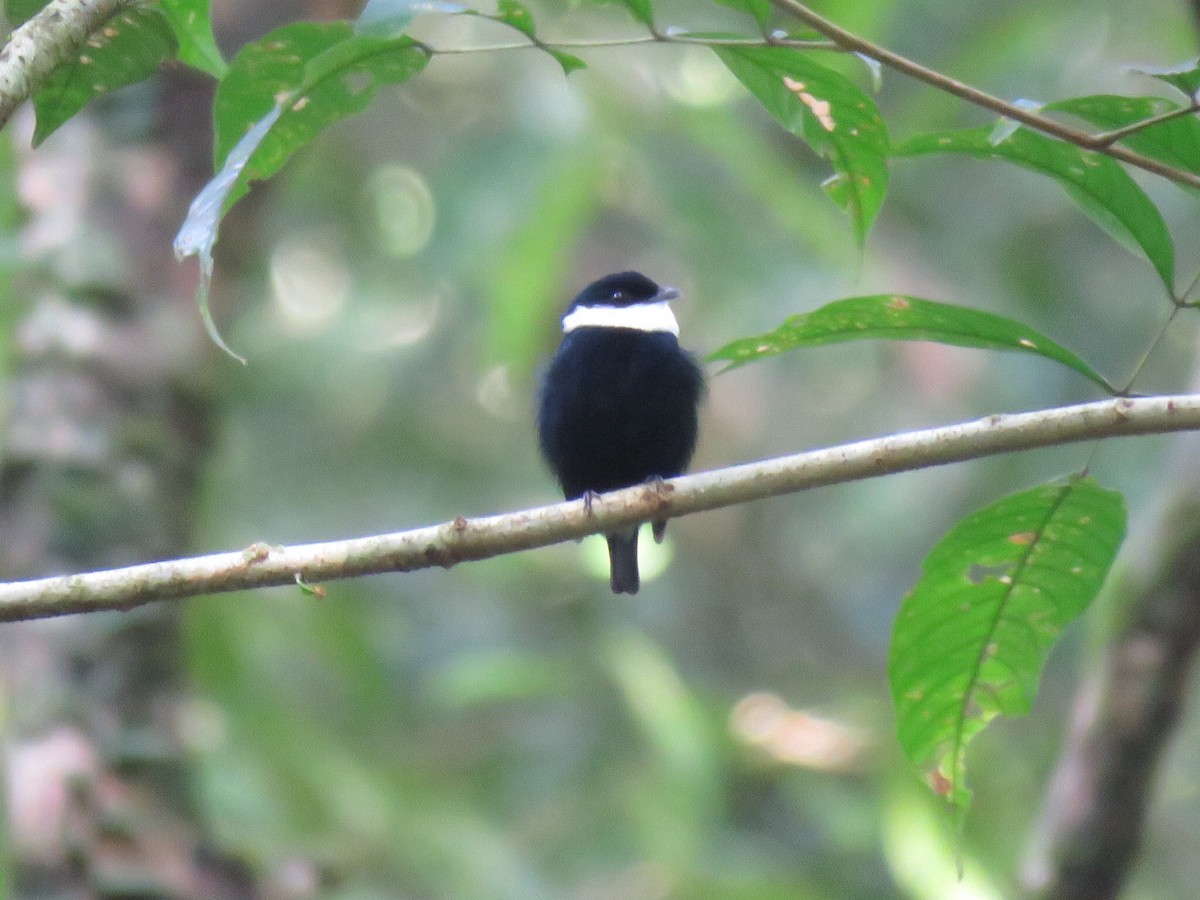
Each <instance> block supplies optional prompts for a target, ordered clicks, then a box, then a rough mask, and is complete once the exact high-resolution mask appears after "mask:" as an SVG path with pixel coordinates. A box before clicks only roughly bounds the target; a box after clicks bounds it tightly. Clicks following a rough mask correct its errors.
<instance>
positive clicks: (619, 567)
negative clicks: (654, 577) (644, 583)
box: [606, 528, 641, 594]
mask: <svg viewBox="0 0 1200 900" xmlns="http://www.w3.org/2000/svg"><path fill="white" fill-rule="evenodd" d="M606 537H607V538H608V563H609V566H610V567H611V572H612V579H611V582H612V589H613V593H614V594H636V593H637V592H638V588H639V587H640V586H641V584H640V580H639V578H638V554H637V542H638V530H637V528H634V529H632V530H631V531H623V532H620V533H618V534H610V535H606Z"/></svg>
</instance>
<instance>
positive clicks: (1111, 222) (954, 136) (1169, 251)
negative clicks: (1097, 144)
mask: <svg viewBox="0 0 1200 900" xmlns="http://www.w3.org/2000/svg"><path fill="white" fill-rule="evenodd" d="M933 153H964V154H967V155H968V156H974V157H977V158H979V159H999V160H1004V161H1006V162H1011V163H1016V164H1017V165H1019V166H1022V167H1024V168H1026V169H1031V170H1033V171H1034V172H1039V173H1041V174H1042V175H1048V176H1050V177H1051V178H1053V179H1054V180H1055V181H1057V182H1058V183H1059V185H1060V186H1061V187H1062V188H1063V190H1065V191H1066V192H1067V195H1068V196H1069V197H1070V198H1071V199H1072V200H1074V201H1075V203H1076V205H1078V206H1079V208H1080V209H1081V210H1082V211H1083V212H1084V213H1086V214H1087V215H1088V216H1089V217H1090V218H1091V219H1092V221H1094V222H1095V223H1096V224H1097V225H1099V226H1100V227H1101V228H1103V229H1104V230H1105V231H1107V232H1108V233H1109V234H1111V235H1112V236H1113V237H1114V238H1116V239H1117V240H1118V241H1119V242H1120V243H1122V244H1124V245H1125V246H1126V247H1129V248H1130V249H1131V250H1134V251H1135V252H1137V251H1141V253H1142V254H1144V255H1145V257H1146V258H1147V259H1148V260H1150V264H1151V265H1152V266H1154V269H1155V271H1156V272H1158V276H1159V278H1161V279H1162V281H1163V284H1164V285H1166V288H1167V290H1168V291H1169V292H1173V291H1174V287H1175V248H1174V245H1172V243H1171V235H1170V233H1169V232H1168V231H1167V226H1166V223H1165V222H1164V221H1163V217H1162V215H1161V214H1160V213H1159V211H1158V207H1156V206H1155V205H1154V204H1153V203H1152V202H1151V201H1150V198H1149V197H1147V196H1146V194H1145V192H1144V191H1143V190H1142V189H1141V188H1140V187H1138V185H1137V182H1136V181H1134V180H1133V179H1132V178H1130V177H1129V174H1128V173H1127V172H1126V171H1125V170H1124V169H1123V168H1121V166H1120V164H1119V163H1117V162H1116V160H1113V159H1111V158H1109V157H1107V156H1103V155H1101V154H1099V153H1092V152H1090V151H1087V150H1081V149H1079V148H1078V147H1076V146H1074V145H1072V144H1068V143H1065V142H1064V141H1058V140H1055V139H1053V138H1048V137H1044V136H1043V135H1040V134H1036V133H1034V132H1032V131H1030V130H1029V129H1028V128H1019V129H1017V130H1016V131H1015V132H1013V133H1012V134H1009V135H1007V136H1006V137H1005V138H1004V139H1003V140H1000V141H994V140H992V128H990V127H984V128H971V129H967V130H965V131H942V132H934V133H931V134H920V135H917V136H916V137H914V138H911V139H910V140H908V141H906V142H905V143H903V144H901V145H900V146H899V147H897V148H896V149H895V151H894V155H895V156H925V155H929V154H933Z"/></svg>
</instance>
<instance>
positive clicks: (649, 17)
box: [591, 0, 654, 28]
mask: <svg viewBox="0 0 1200 900" xmlns="http://www.w3.org/2000/svg"><path fill="white" fill-rule="evenodd" d="M591 2H592V3H620V4H621V5H622V6H624V7H625V8H626V9H627V10H629V14H630V15H631V16H633V17H634V18H635V19H637V20H638V21H639V22H641V23H642V24H643V25H645V26H646V27H647V28H654V10H653V9H651V7H650V0H591Z"/></svg>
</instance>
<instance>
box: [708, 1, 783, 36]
mask: <svg viewBox="0 0 1200 900" xmlns="http://www.w3.org/2000/svg"><path fill="white" fill-rule="evenodd" d="M716 2H717V3H719V4H721V6H728V7H729V8H730V9H736V10H739V11H741V12H744V13H748V14H749V15H751V16H753V17H754V20H755V21H756V22H758V26H759V28H763V29H765V28H766V27H767V25H768V24H769V23H770V21H771V0H716Z"/></svg>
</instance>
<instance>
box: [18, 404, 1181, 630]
mask: <svg viewBox="0 0 1200 900" xmlns="http://www.w3.org/2000/svg"><path fill="white" fill-rule="evenodd" d="M1188 430H1200V395H1181V396H1164V397H1148V398H1143V399H1129V398H1124V397H1122V398H1117V399H1116V400H1103V401H1100V402H1096V403H1085V404H1081V405H1078V406H1066V407H1058V408H1054V409H1047V410H1041V411H1038V412H1029V413H1018V414H1015V415H1004V416H989V417H987V418H985V419H979V420H977V421H973V422H967V423H964V424H960V425H950V426H947V427H943V428H932V429H927V430H924V431H914V432H908V433H905V434H898V435H892V436H890V437H884V438H877V439H874V440H867V441H859V442H857V443H853V444H845V445H842V446H838V447H831V448H829V449H825V450H813V451H810V452H807V453H799V454H796V455H793V456H784V457H779V458H775V459H768V460H763V461H761V462H755V463H747V464H744V465H739V466H731V467H729V468H725V469H715V470H713V471H709V472H702V473H698V474H696V475H689V476H685V477H682V478H676V479H673V480H671V481H668V482H665V483H663V484H662V485H647V486H644V487H633V488H627V489H625V490H621V491H614V492H612V493H611V494H605V495H603V496H601V497H600V498H599V499H597V500H595V501H594V502H593V503H592V504H591V505H590V510H589V509H587V508H585V504H584V503H583V502H582V501H573V502H568V503H559V504H556V505H554V506H543V507H538V508H535V509H528V510H522V511H520V512H514V513H507V514H504V515H497V516H489V517H485V518H478V519H465V518H462V517H459V518H457V519H455V520H454V521H452V522H447V523H445V524H443V525H434V526H430V527H426V528H417V529H414V530H412V531H403V532H398V533H395V534H385V535H376V536H373V537H365V538H356V539H351V540H344V541H331V542H328V543H321V544H306V545H298V546H294V547H272V546H268V545H266V544H255V545H253V546H252V547H250V548H248V549H246V550H244V551H241V552H233V553H218V554H215V555H212V556H201V557H195V558H192V559H180V560H173V561H169V562H161V563H150V564H146V565H140V566H131V567H128V568H124V569H113V570H109V571H105V572H93V573H90V574H85V575H65V576H59V577H53V578H42V579H37V580H34V581H22V582H12V583H8V584H0V621H12V620H17V619H31V618H42V617H46V616H58V615H65V614H67V613H77V612H88V611H94V610H104V609H129V608H131V607H134V606H139V605H141V604H143V603H150V602H153V601H156V600H167V599H173V598H182V597H194V596H197V595H200V594H211V593H217V592H221V591H235V590H242V589H245V588H253V587H265V586H268V585H284V584H292V585H294V584H295V583H296V577H297V575H299V576H300V578H301V579H302V580H303V581H304V582H306V583H308V584H317V583H319V582H323V581H328V580H331V579H336V578H350V577H354V576H358V575H372V574H380V573H384V572H395V571H411V570H414V569H423V568H430V567H433V566H445V567H449V566H452V565H454V564H455V563H458V562H463V561H466V560H473V559H486V558H488V557H492V556H499V555H501V554H504V553H513V552H516V551H518V550H529V549H532V548H534V547H545V546H549V545H550V544H556V543H560V542H562V541H567V540H571V539H574V538H579V537H582V536H584V535H588V534H594V533H599V532H605V531H611V530H613V529H614V528H617V527H619V526H622V525H629V524H632V523H634V522H645V521H648V520H650V519H659V520H661V519H667V518H671V517H674V516H681V515H686V514H688V513H695V512H700V511H702V510H710V509H718V508H720V507H724V506H732V505H734V504H738V503H745V502H748V501H751V500H760V499H763V498H765V497H771V496H777V495H780V494H786V493H791V492H794V491H801V490H805V489H807V488H812V487H818V486H821V485H829V484H837V483H840V482H846V481H854V480H858V479H863V478H870V477H873V476H878V475H886V474H890V473H893V472H902V471H909V470H913V469H921V468H927V467H930V466H937V465H943V464H945V463H951V462H959V461H962V460H966V459H972V458H975V457H980V456H987V455H991V454H995V453H1006V452H1011V451H1016V450H1028V449H1032V448H1035V447H1046V446H1051V445H1055V444H1066V443H1071V442H1076V441H1084V440H1093V439H1096V438H1104V437H1116V436H1131V435H1139V434H1159V433H1163V432H1170V431H1188Z"/></svg>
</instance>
